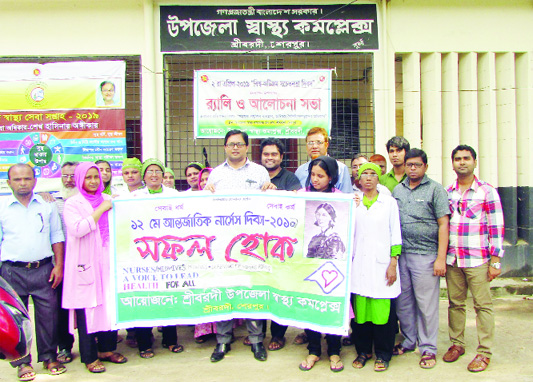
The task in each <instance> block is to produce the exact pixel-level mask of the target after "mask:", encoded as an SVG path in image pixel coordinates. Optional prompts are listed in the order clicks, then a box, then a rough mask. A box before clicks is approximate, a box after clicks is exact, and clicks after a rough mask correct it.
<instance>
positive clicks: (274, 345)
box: [268, 337, 286, 351]
mask: <svg viewBox="0 0 533 382" xmlns="http://www.w3.org/2000/svg"><path fill="white" fill-rule="evenodd" d="M285 342H286V341H285V337H283V338H279V337H273V338H272V340H271V341H270V343H269V344H268V350H270V351H276V350H280V349H283V348H284V347H285Z"/></svg>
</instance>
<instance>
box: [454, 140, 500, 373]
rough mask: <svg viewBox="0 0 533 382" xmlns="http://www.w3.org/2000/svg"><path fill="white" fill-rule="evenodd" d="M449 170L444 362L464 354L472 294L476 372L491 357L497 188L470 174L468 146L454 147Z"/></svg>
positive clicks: (473, 366)
mask: <svg viewBox="0 0 533 382" xmlns="http://www.w3.org/2000/svg"><path fill="white" fill-rule="evenodd" d="M452 165H453V170H454V171H455V173H456V174H457V180H456V181H455V182H454V183H453V184H452V185H451V186H450V187H448V189H447V191H448V199H449V201H450V210H451V216H450V242H449V247H448V255H447V259H446V264H447V266H446V268H447V269H446V283H447V284H448V299H449V301H450V305H449V307H448V331H449V335H450V340H451V342H452V346H451V347H450V348H449V349H448V351H447V352H446V354H444V357H443V359H444V361H445V362H454V361H457V359H458V358H459V357H460V356H462V355H463V354H464V353H465V342H464V331H465V321H466V310H465V300H466V295H467V291H468V289H470V292H471V293H472V296H473V298H474V308H475V311H476V326H477V333H478V341H479V344H478V347H477V355H476V357H475V358H474V359H473V360H472V362H470V364H469V365H468V370H469V371H472V372H479V371H483V370H485V369H486V368H487V366H488V365H489V362H490V357H491V355H492V352H491V345H492V342H493V338H494V312H493V310H492V298H491V295H490V282H491V281H492V280H493V279H494V278H496V277H497V276H499V275H500V273H501V269H500V259H501V257H502V256H503V252H504V251H503V233H504V224H503V211H502V205H501V202H500V197H499V196H498V192H497V191H496V189H494V187H492V186H491V185H489V184H488V183H486V182H483V181H481V180H478V178H477V177H476V176H475V175H474V169H475V168H476V165H477V161H476V152H475V151H474V149H473V148H472V147H470V146H467V145H459V146H457V147H456V148H455V149H454V150H453V152H452Z"/></svg>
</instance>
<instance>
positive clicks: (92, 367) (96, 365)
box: [85, 359, 105, 373]
mask: <svg viewBox="0 0 533 382" xmlns="http://www.w3.org/2000/svg"><path fill="white" fill-rule="evenodd" d="M85 367H86V368H87V370H89V371H90V372H91V373H103V372H104V371H105V366H104V364H103V363H102V362H100V360H99V359H97V360H96V361H94V362H91V363H87V364H85Z"/></svg>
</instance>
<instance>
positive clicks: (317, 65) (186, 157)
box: [164, 53, 374, 190]
mask: <svg viewBox="0 0 533 382" xmlns="http://www.w3.org/2000/svg"><path fill="white" fill-rule="evenodd" d="M164 65H165V113H166V116H165V118H166V131H165V134H166V161H167V165H168V166H170V167H171V168H173V169H174V170H175V172H176V178H178V180H177V182H176V184H177V188H178V189H180V190H184V189H186V188H188V186H187V183H186V181H185V176H184V170H185V167H186V166H187V164H188V163H190V162H193V161H197V162H202V163H204V162H205V161H207V162H209V164H210V166H211V167H214V166H217V165H219V164H220V163H222V162H223V161H224V160H225V155H224V150H223V147H222V145H223V140H222V139H221V138H219V139H196V140H195V139H194V133H193V74H194V70H199V69H242V70H247V69H254V70H258V69H263V70H282V69H293V70H294V69H333V81H332V82H333V83H332V109H333V110H332V131H331V143H330V150H329V154H330V155H331V156H333V157H335V158H337V159H339V160H342V161H345V162H346V163H349V160H350V158H351V157H352V156H353V155H354V154H356V153H359V152H362V153H364V154H367V155H369V154H373V153H374V106H373V105H374V102H373V80H372V74H373V72H372V67H373V55H372V53H356V54H278V55H259V54H249V55H234V54H199V55H176V54H168V55H165V56H164ZM260 141H261V140H260V139H252V140H251V141H250V144H251V149H250V151H249V158H250V159H251V160H253V161H255V162H257V163H259V162H260V158H259V144H260ZM283 141H284V143H285V146H286V150H287V152H286V154H285V160H284V163H283V165H284V166H285V167H287V168H288V169H289V170H290V171H295V170H296V168H297V167H298V166H299V165H300V164H302V163H305V162H306V161H308V157H307V151H306V147H305V142H304V140H303V139H299V140H298V139H284V140H283Z"/></svg>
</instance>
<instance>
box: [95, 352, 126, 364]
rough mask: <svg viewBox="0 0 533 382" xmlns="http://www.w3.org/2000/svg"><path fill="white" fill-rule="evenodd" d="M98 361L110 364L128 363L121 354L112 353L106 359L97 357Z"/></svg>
mask: <svg viewBox="0 0 533 382" xmlns="http://www.w3.org/2000/svg"><path fill="white" fill-rule="evenodd" d="M98 358H99V359H100V361H104V362H111V363H126V362H128V359H127V358H126V357H124V356H123V355H122V354H120V353H117V352H113V353H112V354H111V355H108V356H106V357H98Z"/></svg>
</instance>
